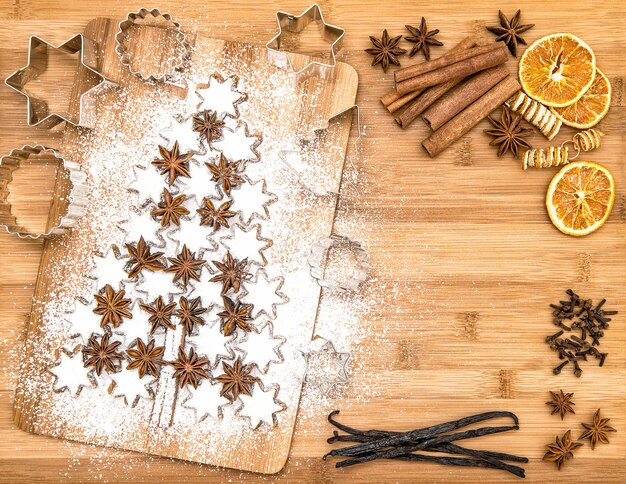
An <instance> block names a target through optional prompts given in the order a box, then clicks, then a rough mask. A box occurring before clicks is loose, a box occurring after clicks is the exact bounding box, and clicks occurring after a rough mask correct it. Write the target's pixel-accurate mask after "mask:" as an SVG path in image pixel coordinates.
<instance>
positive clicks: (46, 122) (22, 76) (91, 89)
mask: <svg viewBox="0 0 626 484" xmlns="http://www.w3.org/2000/svg"><path fill="white" fill-rule="evenodd" d="M50 49H55V50H59V51H61V52H64V53H67V54H76V53H79V61H78V62H79V63H78V67H77V72H78V71H80V70H81V69H82V70H83V71H84V72H85V74H86V76H83V82H82V83H81V88H82V89H83V90H82V92H81V94H80V98H79V108H78V113H72V112H70V110H69V105H70V100H69V99H68V109H67V111H66V112H63V113H56V112H51V111H50V109H49V106H48V103H47V102H46V100H45V99H41V98H38V97H35V96H33V95H32V94H31V93H30V92H29V91H28V90H27V89H26V86H27V84H28V83H29V82H30V81H33V80H35V79H37V78H38V77H39V76H40V75H41V74H43V73H44V72H45V71H46V70H47V69H48V51H49V50H50ZM78 73H80V72H78ZM4 82H5V83H6V85H7V86H9V87H10V88H12V89H14V90H16V91H17V92H19V93H20V94H22V95H23V96H25V97H26V109H27V121H28V125H29V126H37V127H40V128H48V129H49V128H53V127H54V126H56V125H58V124H60V123H62V122H63V121H67V122H68V123H70V124H73V125H74V126H83V127H86V128H93V127H94V126H95V124H96V96H97V94H98V93H99V92H100V90H101V89H102V88H104V87H112V86H117V84H116V83H115V82H113V81H110V80H109V79H107V78H106V77H104V76H103V75H102V74H101V73H100V72H99V71H98V45H97V44H96V42H94V41H93V40H91V39H88V38H86V37H84V36H83V35H81V34H78V35H75V36H74V37H72V38H71V39H69V40H66V41H65V42H63V43H62V44H60V45H59V46H56V47H55V46H54V45H52V44H50V43H49V42H46V41H45V40H43V39H42V38H40V37H37V36H35V35H32V36H31V37H30V43H29V46H28V64H27V65H26V66H25V67H23V68H22V69H20V70H19V71H16V72H14V73H13V74H11V75H10V76H9V77H7V78H6V79H5V81H4Z"/></svg>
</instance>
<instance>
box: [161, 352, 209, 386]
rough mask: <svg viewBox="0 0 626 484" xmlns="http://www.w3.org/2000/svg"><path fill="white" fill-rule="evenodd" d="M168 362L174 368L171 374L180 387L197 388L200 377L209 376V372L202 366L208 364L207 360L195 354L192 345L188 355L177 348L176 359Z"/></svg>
mask: <svg viewBox="0 0 626 484" xmlns="http://www.w3.org/2000/svg"><path fill="white" fill-rule="evenodd" d="M170 364H171V365H172V366H173V367H174V370H176V371H174V375H173V376H174V378H176V379H177V380H178V386H179V387H180V388H183V387H184V386H185V385H192V386H193V387H194V388H198V383H199V382H200V380H201V379H204V378H209V374H208V373H207V371H206V370H205V368H204V367H205V366H207V365H208V364H209V360H208V359H206V358H200V357H199V356H198V355H196V352H195V350H194V349H193V347H192V348H190V349H189V355H186V354H185V351H184V350H183V349H182V348H178V360H176V361H174V362H173V363H170Z"/></svg>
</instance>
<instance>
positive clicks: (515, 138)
mask: <svg viewBox="0 0 626 484" xmlns="http://www.w3.org/2000/svg"><path fill="white" fill-rule="evenodd" d="M488 119H489V122H490V123H491V124H492V126H493V128H492V129H486V130H485V133H487V134H488V135H489V136H494V137H495V139H493V140H492V141H491V142H490V143H489V145H490V146H495V145H498V146H499V148H498V157H500V156H502V155H503V154H505V153H506V152H507V151H510V152H511V153H513V155H514V156H515V157H517V155H518V150H519V148H521V147H524V148H528V149H531V148H532V145H531V144H530V143H529V142H528V141H526V140H525V139H524V138H525V137H526V136H528V135H529V134H530V133H531V132H532V130H531V129H529V128H523V127H521V126H520V123H521V121H522V117H521V116H519V115H518V116H515V118H513V116H511V110H510V109H509V107H508V106H503V107H502V116H501V120H500V121H497V120H495V119H493V118H492V117H491V116H489V117H488Z"/></svg>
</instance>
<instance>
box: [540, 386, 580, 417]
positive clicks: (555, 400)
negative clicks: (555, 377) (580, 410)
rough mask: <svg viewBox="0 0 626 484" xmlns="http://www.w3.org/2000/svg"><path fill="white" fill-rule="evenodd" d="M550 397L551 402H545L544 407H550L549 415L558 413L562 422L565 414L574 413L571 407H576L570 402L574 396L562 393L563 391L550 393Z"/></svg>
mask: <svg viewBox="0 0 626 484" xmlns="http://www.w3.org/2000/svg"><path fill="white" fill-rule="evenodd" d="M550 395H551V396H552V401H550V402H546V405H550V406H551V407H552V414H551V415H554V414H555V413H557V412H558V414H559V415H560V416H561V420H563V417H565V414H566V413H576V412H574V409H573V408H572V405H576V404H575V403H574V402H572V397H573V396H574V394H573V393H563V390H559V393H556V392H550Z"/></svg>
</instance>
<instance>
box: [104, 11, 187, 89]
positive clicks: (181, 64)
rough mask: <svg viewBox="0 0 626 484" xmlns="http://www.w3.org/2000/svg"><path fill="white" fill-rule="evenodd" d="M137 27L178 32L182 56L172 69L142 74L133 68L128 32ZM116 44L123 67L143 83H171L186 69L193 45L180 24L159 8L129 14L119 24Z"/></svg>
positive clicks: (177, 39)
mask: <svg viewBox="0 0 626 484" xmlns="http://www.w3.org/2000/svg"><path fill="white" fill-rule="evenodd" d="M135 25H149V26H152V27H160V28H172V30H174V31H175V32H176V41H177V43H178V45H179V46H180V47H181V54H180V55H179V57H178V59H177V60H176V61H175V62H173V63H172V66H171V69H170V70H169V71H168V72H165V73H163V74H161V73H157V72H142V71H141V70H140V69H137V68H134V67H133V62H132V61H133V59H132V55H131V52H130V50H129V48H128V46H127V45H126V41H127V38H126V36H127V34H128V31H129V30H130V29H131V28H132V27H133V26H135ZM115 42H116V46H115V52H116V53H117V55H118V56H119V57H120V62H121V63H122V65H124V66H126V67H127V68H128V70H129V71H130V73H131V74H133V75H134V76H136V77H139V78H140V79H142V80H143V81H154V82H169V81H171V80H173V78H174V77H175V76H176V75H177V74H179V73H180V72H182V71H183V70H184V69H185V67H186V66H187V64H188V62H189V59H190V57H191V44H190V43H189V39H188V38H187V36H186V35H185V33H184V32H183V30H182V28H181V26H180V24H179V23H178V22H177V21H176V20H174V19H173V18H172V16H171V15H170V14H169V13H161V11H160V10H159V9H158V8H153V9H152V10H148V9H147V8H142V9H140V10H139V11H138V12H131V13H129V14H128V15H127V16H126V19H125V20H122V21H121V22H120V23H119V30H118V32H117V34H115Z"/></svg>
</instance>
